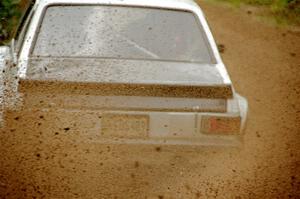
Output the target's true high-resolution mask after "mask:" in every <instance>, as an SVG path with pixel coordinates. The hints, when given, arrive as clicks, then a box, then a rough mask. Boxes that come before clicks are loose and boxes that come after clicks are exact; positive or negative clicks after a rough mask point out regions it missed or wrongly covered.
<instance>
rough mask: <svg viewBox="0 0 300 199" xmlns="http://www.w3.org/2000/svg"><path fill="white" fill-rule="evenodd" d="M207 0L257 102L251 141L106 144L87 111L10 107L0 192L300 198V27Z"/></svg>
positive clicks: (226, 55) (218, 34) (232, 70)
mask: <svg viewBox="0 0 300 199" xmlns="http://www.w3.org/2000/svg"><path fill="white" fill-rule="evenodd" d="M200 4H201V6H202V8H203V10H204V11H205V14H206V16H207V18H208V21H209V23H210V25H211V28H212V31H213V33H214V35H215V38H216V40H217V43H218V44H219V46H220V47H221V48H222V56H223V59H224V62H225V64H226V65H227V67H228V70H229V74H230V76H231V78H232V80H233V83H234V85H235V89H236V90H237V91H238V92H239V93H240V94H241V95H243V96H245V97H246V98H247V99H248V102H249V106H250V109H249V118H248V123H247V129H246V132H245V136H244V138H245V139H244V146H243V147H242V148H239V149H236V148H221V147H219V148H216V147H200V148H190V147H178V146H177V147H176V146H173V147H165V146H134V145H131V146H125V145H121V146H116V145H103V144H99V143H97V142H96V141H95V140H93V139H92V137H90V138H88V136H86V133H87V128H88V127H89V125H90V123H89V121H88V119H87V118H84V117H82V116H81V115H80V114H78V115H76V114H75V116H76V118H77V119H76V120H73V121H68V120H67V118H66V120H64V121H57V120H56V118H55V117H50V115H44V113H43V112H41V111H36V112H26V111H24V112H8V113H7V116H6V121H5V122H6V124H7V128H6V129H4V130H3V131H2V132H1V134H0V151H1V158H0V198H1V199H2V198H54V199H56V198H164V199H165V198H224V199H230V198H233V199H242V198H245V199H253V198H258V199H261V198H266V199H273V198H279V199H285V198H294V199H296V198H300V159H299V158H300V150H299V149H300V139H299V135H300V122H299V121H300V100H299V98H300V33H299V32H295V31H294V32H293V31H289V30H287V29H284V28H278V27H274V26H272V25H268V24H265V23H263V22H260V21H258V20H256V18H255V17H254V16H253V15H250V14H249V13H247V12H244V11H239V10H234V9H232V8H229V7H225V6H222V5H217V4H210V3H206V2H203V1H201V2H200ZM72 114H73V116H74V113H72ZM91 114H92V113H91ZM46 121H51V122H52V123H53V124H54V125H52V126H51V128H50V126H47V125H48V123H47V122H46ZM80 125H81V127H82V128H81V129H79V128H78V126H80ZM83 127H84V128H83ZM85 128H86V129H85ZM81 138H85V139H84V141H82V139H81Z"/></svg>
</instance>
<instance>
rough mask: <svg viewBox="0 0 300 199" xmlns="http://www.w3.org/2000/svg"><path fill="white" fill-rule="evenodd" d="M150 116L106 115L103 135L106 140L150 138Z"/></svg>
mask: <svg viewBox="0 0 300 199" xmlns="http://www.w3.org/2000/svg"><path fill="white" fill-rule="evenodd" d="M148 132H149V115H146V114H133V113H132V114H128V113H104V114H103V115H102V119H101V135H102V136H103V137H106V138H139V139H141V138H148Z"/></svg>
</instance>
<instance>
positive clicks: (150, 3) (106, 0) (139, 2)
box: [35, 0, 202, 12]
mask: <svg viewBox="0 0 300 199" xmlns="http://www.w3.org/2000/svg"><path fill="white" fill-rule="evenodd" d="M35 4H36V6H48V5H52V4H80V5H82V4H87V5H89V4H90V5H95V4H108V5H122V6H123V5H124V6H126V5H127V6H146V7H156V8H169V9H183V10H189V11H195V10H197V11H200V12H202V11H201V10H200V9H199V6H198V4H197V3H196V2H195V1H194V0H84V1H82V0H36V1H35Z"/></svg>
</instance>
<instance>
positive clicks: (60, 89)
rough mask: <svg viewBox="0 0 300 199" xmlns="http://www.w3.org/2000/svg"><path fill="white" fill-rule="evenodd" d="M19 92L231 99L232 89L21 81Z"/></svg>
mask: <svg viewBox="0 0 300 199" xmlns="http://www.w3.org/2000/svg"><path fill="white" fill-rule="evenodd" d="M19 91H20V92H22V93H26V92H43V93H49V94H56V93H57V94H58V93H64V94H79V95H101V96H104V95H105V96H156V97H184V98H218V99H228V98H232V97H233V93H232V88H231V85H227V84H223V85H203V86H202V85H175V84H163V85H162V84H137V83H107V82H105V83H101V82H99V83H89V82H69V81H57V80H32V79H20V80H19Z"/></svg>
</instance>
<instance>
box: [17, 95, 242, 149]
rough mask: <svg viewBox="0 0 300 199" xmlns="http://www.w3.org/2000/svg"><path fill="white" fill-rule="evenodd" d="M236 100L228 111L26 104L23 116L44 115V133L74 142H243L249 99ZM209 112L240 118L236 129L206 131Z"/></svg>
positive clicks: (200, 143)
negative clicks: (38, 105) (82, 107)
mask: <svg viewBox="0 0 300 199" xmlns="http://www.w3.org/2000/svg"><path fill="white" fill-rule="evenodd" d="M234 101H235V102H236V101H238V103H234V104H238V105H237V106H231V105H228V106H227V109H228V111H227V112H225V113H212V112H200V113H199V112H160V111H126V110H120V111H118V110H99V109H97V110H91V109H89V110H87V109H73V108H62V107H48V108H47V107H43V108H42V107H40V108H34V107H32V106H31V107H27V108H26V106H25V107H23V108H22V110H21V111H22V112H23V113H22V115H23V118H24V119H25V118H26V117H27V116H28V119H29V120H32V113H34V115H36V116H38V115H41V116H43V117H42V118H43V119H41V121H40V123H41V124H42V125H41V126H37V128H42V130H43V132H44V133H45V134H50V135H53V134H56V133H57V132H58V133H59V134H63V135H66V136H68V137H69V139H70V140H73V141H75V142H94V143H104V144H150V145H152V144H158V145H189V146H240V145H241V143H242V134H243V130H244V128H245V123H246V115H247V101H246V99H245V98H243V97H241V96H239V95H237V96H236V98H235V99H234ZM228 103H229V104H230V102H228ZM229 111H230V112H229ZM209 115H218V116H222V117H234V118H240V123H239V126H238V129H237V131H235V132H229V133H227V134H226V135H220V134H208V133H205V132H203V127H202V125H201V123H202V120H203V118H204V117H206V116H209ZM37 120H39V119H38V118H37ZM37 123H38V121H37ZM31 128H32V127H31Z"/></svg>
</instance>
